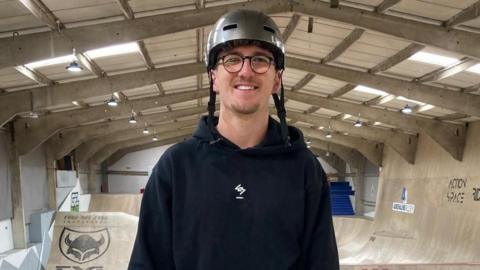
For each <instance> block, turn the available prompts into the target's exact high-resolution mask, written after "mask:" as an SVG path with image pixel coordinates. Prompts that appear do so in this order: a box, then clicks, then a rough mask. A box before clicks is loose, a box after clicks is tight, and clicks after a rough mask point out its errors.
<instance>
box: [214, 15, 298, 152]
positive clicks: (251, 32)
mask: <svg viewBox="0 0 480 270" xmlns="http://www.w3.org/2000/svg"><path fill="white" fill-rule="evenodd" d="M234 40H252V41H259V42H260V43H262V46H263V45H264V46H265V47H266V48H267V49H268V50H269V51H270V52H271V53H272V54H273V57H274V59H275V67H276V68H277V70H283V69H285V46H284V43H283V39H282V34H281V32H280V30H279V29H278V27H277V25H276V24H275V22H274V21H273V20H272V19H271V18H270V17H268V16H267V15H265V14H263V13H262V12H259V11H255V10H247V9H239V10H234V11H231V12H229V13H227V14H225V15H223V16H222V17H220V19H218V21H217V22H216V23H215V25H214V26H213V29H212V31H211V32H210V34H209V35H208V41H207V46H206V50H205V64H206V66H207V71H208V73H209V77H210V100H209V101H208V126H209V128H210V130H212V134H216V132H214V113H215V99H216V94H215V92H214V91H213V80H212V77H211V76H212V75H211V72H210V71H211V70H212V69H213V68H214V67H215V65H216V61H217V56H218V53H219V52H220V51H221V49H222V48H223V46H225V45H226V44H227V43H228V42H230V41H234ZM272 97H273V101H274V102H275V107H276V109H277V114H278V118H279V119H280V127H281V136H282V139H283V141H284V142H285V146H286V147H288V146H290V138H289V136H288V127H287V123H286V111H285V98H284V89H283V81H282V83H281V89H280V97H279V96H278V95H277V94H276V93H274V94H272ZM214 136H215V135H214Z"/></svg>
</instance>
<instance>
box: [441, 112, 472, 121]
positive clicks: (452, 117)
mask: <svg viewBox="0 0 480 270" xmlns="http://www.w3.org/2000/svg"><path fill="white" fill-rule="evenodd" d="M467 117H468V115H466V114H463V113H452V114H447V115H444V116H438V117H435V118H434V119H435V120H439V121H455V120H460V119H463V118H467Z"/></svg>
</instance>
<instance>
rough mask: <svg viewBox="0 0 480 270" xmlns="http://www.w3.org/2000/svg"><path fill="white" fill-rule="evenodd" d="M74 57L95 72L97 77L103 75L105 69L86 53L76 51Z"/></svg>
mask: <svg viewBox="0 0 480 270" xmlns="http://www.w3.org/2000/svg"><path fill="white" fill-rule="evenodd" d="M75 57H77V59H78V61H80V63H81V64H82V66H84V67H85V68H86V69H88V70H89V71H90V72H92V73H93V74H95V75H96V76H97V77H98V78H100V77H103V76H105V74H106V73H105V71H104V70H103V69H102V68H101V67H100V66H99V65H97V63H95V62H94V61H93V60H92V59H90V58H89V57H88V56H87V55H86V54H83V53H77V54H76V55H75Z"/></svg>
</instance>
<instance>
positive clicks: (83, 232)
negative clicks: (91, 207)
mask: <svg viewBox="0 0 480 270" xmlns="http://www.w3.org/2000/svg"><path fill="white" fill-rule="evenodd" d="M137 224H138V217H135V216H132V215H128V214H124V213H108V212H96V213H66V212H58V213H57V216H56V218H55V226H54V229H53V241H52V247H51V252H50V257H49V259H48V264H47V270H67V269H71V270H73V269H75V270H87V269H88V270H108V269H115V270H117V269H127V266H128V262H129V260H130V254H131V252H132V249H133V243H134V241H135V235H136V232H137Z"/></svg>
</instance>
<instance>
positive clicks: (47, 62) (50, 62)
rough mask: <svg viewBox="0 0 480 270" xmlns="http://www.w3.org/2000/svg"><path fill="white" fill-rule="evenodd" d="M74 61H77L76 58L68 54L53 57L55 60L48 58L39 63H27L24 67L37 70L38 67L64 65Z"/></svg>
mask: <svg viewBox="0 0 480 270" xmlns="http://www.w3.org/2000/svg"><path fill="white" fill-rule="evenodd" d="M75 60H77V58H76V57H75V56H74V55H72V54H69V55H65V56H60V57H55V58H50V59H46V60H41V61H37V62H32V63H28V64H26V65H25V66H26V67H28V68H30V69H35V68H39V67H46V66H53V65H58V64H65V63H68V62H72V61H75Z"/></svg>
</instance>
